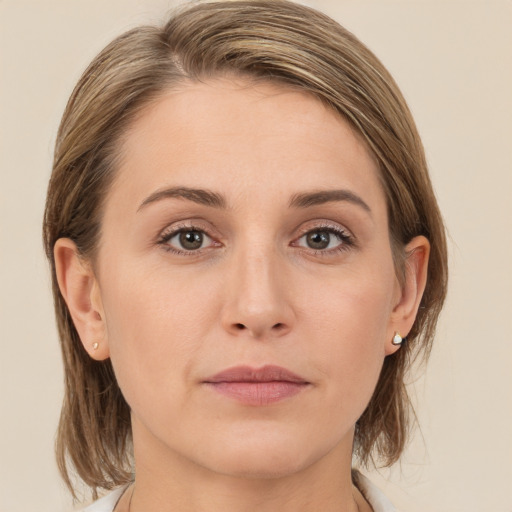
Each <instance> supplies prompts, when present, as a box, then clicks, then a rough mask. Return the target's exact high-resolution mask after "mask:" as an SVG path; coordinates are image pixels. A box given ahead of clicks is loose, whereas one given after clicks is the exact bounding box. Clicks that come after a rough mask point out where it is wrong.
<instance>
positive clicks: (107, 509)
mask: <svg viewBox="0 0 512 512" xmlns="http://www.w3.org/2000/svg"><path fill="white" fill-rule="evenodd" d="M358 483H359V486H360V488H361V489H360V490H361V492H362V493H363V495H364V497H365V498H366V500H367V501H368V503H369V504H370V505H371V506H372V508H373V512H397V510H396V508H395V507H394V506H393V504H392V503H391V502H390V501H389V500H388V499H387V498H386V496H384V494H382V492H381V491H380V490H379V489H377V487H375V485H374V484H372V482H370V480H369V479H368V478H366V477H365V476H364V475H363V474H361V473H360V474H359V479H358ZM124 490H125V487H121V488H119V489H116V490H115V491H112V492H111V493H109V494H107V495H106V496H104V497H103V498H101V499H99V500H98V501H95V502H94V503H93V504H92V505H89V506H88V507H87V508H86V509H84V510H83V512H113V510H114V507H115V506H116V504H117V502H118V501H119V498H121V495H122V494H123V492H124Z"/></svg>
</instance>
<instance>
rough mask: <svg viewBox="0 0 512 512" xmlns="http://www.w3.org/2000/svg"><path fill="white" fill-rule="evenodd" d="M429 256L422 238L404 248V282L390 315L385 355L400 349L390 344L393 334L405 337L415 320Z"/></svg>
mask: <svg viewBox="0 0 512 512" xmlns="http://www.w3.org/2000/svg"><path fill="white" fill-rule="evenodd" d="M429 255H430V243H429V241H428V240H427V239H426V238H425V237H424V236H417V237H415V238H413V239H412V240H411V241H410V242H409V243H408V244H407V245H406V246H405V262H404V282H403V283H402V284H401V285H399V286H398V293H397V296H398V297H397V301H396V303H395V307H394V308H393V312H392V314H391V321H390V328H389V331H390V332H389V333H388V340H387V341H386V355H390V354H393V353H394V352H396V351H397V350H398V349H399V348H400V346H399V345H393V343H392V342H391V341H392V339H393V336H394V335H395V332H398V333H400V335H401V336H402V337H406V336H407V334H408V333H409V331H410V330H411V329H412V326H413V324H414V321H415V320H416V315H417V313H418V308H419V306H420V302H421V298H422V297H423V292H424V291H425V286H426V284H427V268H428V258H429Z"/></svg>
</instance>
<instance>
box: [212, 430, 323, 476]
mask: <svg viewBox="0 0 512 512" xmlns="http://www.w3.org/2000/svg"><path fill="white" fill-rule="evenodd" d="M212 444H213V443H212ZM215 446H216V448H215V449H214V450H212V451H211V452H210V453H209V454H208V455H209V456H208V459H209V463H207V464H205V466H209V467H210V469H212V470H213V471H215V472H216V473H220V474H224V475H226V476H233V477H239V478H247V479H275V478H283V477H286V476H288V475H292V474H294V473H297V472H299V471H301V470H302V469H304V468H306V467H308V466H309V465H310V464H312V463H313V462H314V461H315V460H317V459H319V458H321V457H322V455H324V454H325V453H326V452H327V451H329V450H328V449H326V448H325V447H318V449H317V450H315V449H313V447H312V446H311V443H310V444H309V450H307V448H306V447H308V443H307V442H305V441H304V440H302V441H301V440H299V439H293V438H291V437H288V438H286V437H282V436H271V437H270V438H269V437H268V436H257V437H254V436H245V437H242V438H239V439H236V440H234V439H230V440H228V441H226V442H224V443H223V442H218V443H215ZM321 448H324V449H321ZM204 462H206V461H204Z"/></svg>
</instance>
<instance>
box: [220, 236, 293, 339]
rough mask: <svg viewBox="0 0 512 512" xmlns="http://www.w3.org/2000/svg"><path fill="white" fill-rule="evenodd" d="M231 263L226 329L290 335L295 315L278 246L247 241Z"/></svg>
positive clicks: (257, 334) (259, 334) (258, 335)
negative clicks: (288, 333) (288, 332)
mask: <svg viewBox="0 0 512 512" xmlns="http://www.w3.org/2000/svg"><path fill="white" fill-rule="evenodd" d="M231 263H232V267H231V271H230V283H229V286H228V298H227V301H226V307H225V311H224V319H223V322H224V326H225V328H226V329H228V330H229V331H230V332H232V333H241V332H246V333H250V334H251V335H252V336H254V337H262V336H268V335H273V336H275V335H277V334H283V333H285V332H287V331H288V330H289V329H290V327H291V323H292V317H293V314H292V308H291V305H290V303H289V300H288V293H287V291H286V289H285V286H284V284H285V283H284V274H283V271H284V261H283V258H282V255H280V254H279V251H277V249H276V246H275V244H273V243H272V241H270V240H268V239H266V240H264V241H261V240H260V241H259V242H258V241H255V240H253V241H251V240H249V239H248V238H247V239H246V240H245V241H244V242H241V243H240V244H239V246H238V247H237V249H236V250H235V251H234V254H233V260H232V262H231Z"/></svg>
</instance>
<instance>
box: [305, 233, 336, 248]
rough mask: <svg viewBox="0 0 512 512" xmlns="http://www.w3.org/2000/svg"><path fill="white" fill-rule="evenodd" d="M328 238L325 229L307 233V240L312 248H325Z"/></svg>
mask: <svg viewBox="0 0 512 512" xmlns="http://www.w3.org/2000/svg"><path fill="white" fill-rule="evenodd" d="M330 238H331V237H330V235H329V233H328V232H327V231H314V232H313V233H309V234H308V236H307V241H308V245H309V247H311V248H312V249H325V248H326V247H328V246H329V242H330Z"/></svg>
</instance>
